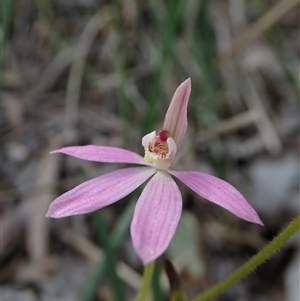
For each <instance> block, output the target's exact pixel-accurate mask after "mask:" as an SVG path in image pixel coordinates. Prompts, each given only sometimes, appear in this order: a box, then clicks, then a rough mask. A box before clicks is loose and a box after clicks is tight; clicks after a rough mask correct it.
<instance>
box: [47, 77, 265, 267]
mask: <svg viewBox="0 0 300 301" xmlns="http://www.w3.org/2000/svg"><path fill="white" fill-rule="evenodd" d="M190 93H191V80H190V79H189V78H188V79H187V80H186V81H184V82H183V83H182V84H181V85H180V86H179V87H178V88H177V90H176V91H175V94H174V96H173V99H172V101H171V104H170V106H169V108H168V111H167V113H166V116H165V121H164V125H163V129H162V130H161V131H159V132H158V133H157V132H155V131H154V132H152V133H150V134H148V135H146V136H144V137H143V139H142V145H143V147H144V149H145V157H144V158H143V157H141V156H140V155H138V154H136V153H133V152H131V151H128V150H125V149H121V148H115V147H106V146H95V145H87V146H72V147H64V148H62V149H59V150H56V151H53V152H52V153H64V154H67V155H70V156H73V157H77V158H80V159H84V160H89V161H96V162H106V163H134V164H140V165H143V167H129V168H124V169H118V170H116V171H112V172H109V173H107V174H104V175H101V176H99V177H97V178H94V179H92V180H89V181H87V182H84V183H82V184H80V185H79V186H77V187H75V188H74V189H72V190H70V191H68V192H66V193H65V194H63V195H61V196H60V197H58V198H57V199H56V200H55V201H54V202H53V203H52V204H51V205H50V208H49V210H48V212H47V216H48V217H54V218H60V217H65V216H70V215H77V214H83V213H88V212H92V211H95V210H98V209H100V208H103V207H105V206H108V205H110V204H112V203H114V202H116V201H119V200H120V199H122V198H124V197H125V196H127V195H128V194H129V193H131V192H132V191H133V190H135V189H136V188H137V187H139V186H140V185H141V184H143V183H144V182H145V181H147V180H148V179H150V180H149V182H148V183H147V185H146V186H145V188H144V190H143V192H142V194H141V196H140V197H139V199H138V201H137V204H136V207H135V210H134V215H133V220H132V223H131V236H132V241H133V246H134V249H135V250H136V252H137V254H138V255H139V256H140V258H141V259H142V261H143V263H144V264H148V263H149V262H151V261H152V260H155V259H156V258H157V257H159V256H160V255H161V254H162V253H163V252H164V251H165V250H166V249H167V247H168V245H169V243H170V241H171V239H172V237H173V236H174V234H175V231H176V227H177V225H178V222H179V219H180V216H181V212H182V197H181V193H180V191H179V188H178V186H177V184H176V183H175V181H174V180H173V178H172V176H174V177H175V178H177V179H179V180H180V181H182V182H183V183H184V184H186V185H187V186H188V187H190V188H191V189H192V190H193V191H195V192H196V193H197V194H199V195H200V196H201V197H203V198H204V199H207V200H209V201H211V202H213V203H215V204H218V205H220V206H222V207H223V208H225V209H227V210H229V211H230V212H232V213H233V214H235V215H236V216H238V217H239V218H242V219H244V220H246V221H250V222H253V223H257V224H262V222H261V220H260V218H259V216H258V215H257V213H256V212H255V210H254V209H253V208H252V207H251V206H250V205H249V204H248V202H247V201H246V200H245V198H244V197H243V196H242V195H241V194H240V193H239V192H238V191H237V190H236V189H235V188H234V187H233V186H232V185H230V184H229V183H227V182H225V181H223V180H221V179H219V178H217V177H215V176H212V175H209V174H205V173H201V172H198V171H175V170H172V169H170V166H171V164H172V162H173V161H174V158H175V156H176V154H177V152H178V150H179V148H180V146H181V144H182V142H183V138H184V136H185V133H186V130H187V105H188V100H189V96H190Z"/></svg>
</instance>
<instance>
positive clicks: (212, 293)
mask: <svg viewBox="0 0 300 301" xmlns="http://www.w3.org/2000/svg"><path fill="white" fill-rule="evenodd" d="M299 229H300V214H299V215H298V216H297V217H296V218H295V219H294V220H292V221H291V222H290V223H289V224H288V226H287V227H286V228H285V229H284V230H283V231H282V232H281V233H279V234H278V235H277V236H276V237H275V238H274V239H273V240H272V241H271V242H270V243H269V244H268V245H266V246H265V247H264V248H263V249H262V250H261V251H260V252H259V253H257V254H256V255H255V256H253V257H252V258H251V259H250V260H249V261H247V262H246V263H245V264H244V265H242V266H241V267H240V268H239V269H237V270H236V271H235V272H234V273H233V274H231V275H230V276H229V277H227V278H226V279H225V280H224V281H222V282H221V283H219V284H217V285H215V286H214V287H212V288H211V289H210V290H208V291H206V292H205V293H204V294H202V295H200V296H198V297H196V298H195V299H193V300H192V301H206V300H210V299H212V298H215V297H216V296H218V295H220V294H221V293H222V292H224V291H225V290H226V289H228V288H229V287H231V286H233V285H234V284H235V283H236V282H238V281H239V280H241V279H242V278H244V277H245V276H247V275H248V274H250V273H251V272H253V270H254V269H255V268H257V267H258V266H259V265H261V264H262V263H263V262H264V261H265V260H266V259H268V258H269V257H271V256H272V255H273V254H274V253H275V252H277V251H278V250H279V249H280V248H281V247H283V245H284V244H285V243H286V242H287V241H288V240H289V239H290V238H291V237H292V236H293V235H294V234H295V233H296V232H297V231H298V230H299Z"/></svg>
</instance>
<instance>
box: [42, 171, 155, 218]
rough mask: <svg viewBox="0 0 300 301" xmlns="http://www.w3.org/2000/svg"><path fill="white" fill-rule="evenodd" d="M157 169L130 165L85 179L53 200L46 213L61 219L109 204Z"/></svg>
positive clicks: (134, 187)
mask: <svg viewBox="0 0 300 301" xmlns="http://www.w3.org/2000/svg"><path fill="white" fill-rule="evenodd" d="M155 172H156V169H154V168H149V167H131V168H124V169H119V170H115V171H113V172H110V173H107V174H104V175H102V176H100V177H97V178H95V179H92V180H89V181H86V182H84V183H82V184H80V185H79V186H77V187H75V188H74V189H72V190H70V191H68V192H66V193H64V194H63V195H61V196H60V197H58V198H57V199H56V200H54V202H53V203H52V204H51V205H50V207H49V209H48V212H47V214H46V216H47V217H54V218H60V217H64V216H70V215H77V214H83V213H88V212H92V211H95V210H98V209H100V208H103V207H105V206H108V205H110V204H112V203H114V202H116V201H118V200H120V199H122V198H123V197H125V196H127V195H128V194H129V193H130V192H132V191H133V190H135V189H136V188H137V187H139V186H140V185H141V184H142V183H144V182H145V181H146V180H147V179H148V178H150V177H151V176H152V175H153V174H154V173H155Z"/></svg>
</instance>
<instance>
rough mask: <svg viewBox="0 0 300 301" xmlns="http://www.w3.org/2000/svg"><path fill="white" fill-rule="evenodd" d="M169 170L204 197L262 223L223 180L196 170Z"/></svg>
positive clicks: (240, 196) (247, 219)
mask: <svg viewBox="0 0 300 301" xmlns="http://www.w3.org/2000/svg"><path fill="white" fill-rule="evenodd" d="M169 172H170V174H172V175H173V176H175V177H176V178H178V179H179V180H180V181H182V182H183V183H184V184H186V185H187V186H188V187H190V188H191V189H192V190H194V191H195V192H196V193H197V194H199V195H200V196H201V197H203V198H204V199H207V200H209V201H211V202H213V203H215V204H217V205H220V206H222V207H223V208H225V209H227V210H229V211H230V212H232V213H233V214H235V215H236V216H238V217H239V218H242V219H244V220H246V221H249V222H253V223H257V224H260V225H263V223H262V221H261V220H260V218H259V216H258V214H257V213H256V211H255V210H254V209H253V208H252V207H251V206H250V205H249V203H248V202H247V201H246V199H245V198H244V197H243V196H242V194H241V193H240V192H239V191H238V190H237V189H236V188H234V187H233V186H232V185H231V184H229V183H227V182H225V181H224V180H221V179H219V178H217V177H215V176H212V175H209V174H206V173H202V172H197V171H183V172H179V171H169Z"/></svg>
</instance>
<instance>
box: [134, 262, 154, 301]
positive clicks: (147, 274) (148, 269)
mask: <svg viewBox="0 0 300 301" xmlns="http://www.w3.org/2000/svg"><path fill="white" fill-rule="evenodd" d="M154 266H155V261H152V262H150V263H149V264H148V265H146V266H145V269H144V277H143V285H142V288H141V291H140V292H139V294H138V296H137V297H136V298H135V301H144V300H146V297H147V294H148V291H149V288H150V285H151V280H152V275H153V271H154Z"/></svg>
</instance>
